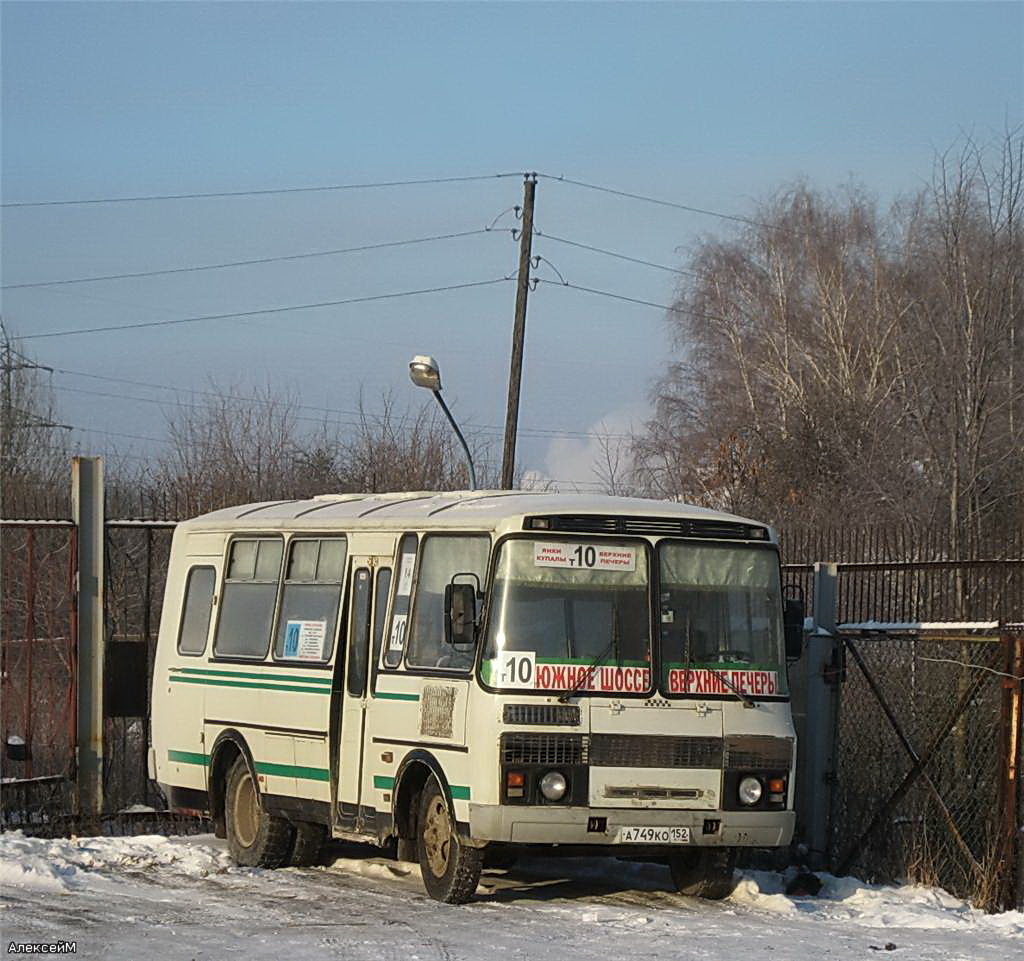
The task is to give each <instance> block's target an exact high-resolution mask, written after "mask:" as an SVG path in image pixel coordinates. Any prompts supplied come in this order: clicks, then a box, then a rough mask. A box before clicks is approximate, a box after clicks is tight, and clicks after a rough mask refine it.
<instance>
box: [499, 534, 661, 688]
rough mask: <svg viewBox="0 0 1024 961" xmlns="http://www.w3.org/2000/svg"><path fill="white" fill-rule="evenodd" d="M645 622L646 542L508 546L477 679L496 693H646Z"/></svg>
mask: <svg viewBox="0 0 1024 961" xmlns="http://www.w3.org/2000/svg"><path fill="white" fill-rule="evenodd" d="M650 620H651V616H650V601H649V593H648V570H647V552H646V548H645V545H644V544H642V543H639V542H625V541H621V542H617V541H603V540H602V541H600V542H595V541H581V542H576V541H569V540H554V539H537V540H533V539H529V540H527V539H520V538H515V539H512V540H507V541H505V542H504V543H503V544H502V545H501V547H500V549H499V554H498V562H497V565H496V568H495V575H494V584H493V587H492V590H491V598H490V617H489V627H488V631H487V639H486V643H485V647H484V652H483V663H482V666H481V672H482V679H483V681H484V683H486V684H488V685H490V686H492V687H498V688H520V689H522V688H527V689H535V690H546V691H562V692H564V691H576V690H577V689H578V690H579V692H580V693H587V692H590V693H595V692H605V691H606V692H612V693H645V692H647V691H649V690H650V688H651V641H650V636H651V624H650Z"/></svg>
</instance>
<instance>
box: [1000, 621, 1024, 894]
mask: <svg viewBox="0 0 1024 961" xmlns="http://www.w3.org/2000/svg"><path fill="white" fill-rule="evenodd" d="M1003 643H1004V645H1005V647H1006V673H1007V674H1008V675H1010V676H1009V678H1007V679H1004V681H1003V690H1004V695H1003V728H1004V730H1003V743H1004V745H1005V756H1004V764H1005V769H1004V772H1003V778H1004V781H1003V788H1002V791H1001V793H1002V794H1003V807H1004V810H1003V818H1004V831H1005V838H1006V842H1005V843H1006V861H1005V863H1006V866H1007V879H1006V880H1007V891H1006V897H1005V902H1004V903H1003V904H1002V905H1001V906H1002V907H1004V908H1006V909H1007V910H1012V909H1014V908H1016V909H1017V910H1024V840H1022V832H1024V827H1022V825H1024V791H1022V790H1021V786H1020V779H1021V767H1022V762H1024V745H1022V744H1021V739H1022V737H1024V683H1022V682H1021V677H1024V632H1022V631H1020V630H1016V631H1007V632H1006V633H1005V634H1004V635H1003Z"/></svg>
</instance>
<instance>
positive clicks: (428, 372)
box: [409, 354, 476, 491]
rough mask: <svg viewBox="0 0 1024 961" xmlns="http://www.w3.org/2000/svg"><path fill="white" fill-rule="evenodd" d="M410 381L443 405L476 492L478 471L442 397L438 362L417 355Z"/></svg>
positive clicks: (464, 439) (470, 482)
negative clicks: (460, 445)
mask: <svg viewBox="0 0 1024 961" xmlns="http://www.w3.org/2000/svg"><path fill="white" fill-rule="evenodd" d="M409 379H410V380H411V381H412V382H413V383H414V384H415V385H416V386H417V387H425V388H426V389H427V390H429V391H431V393H433V395H434V397H435V398H436V400H437V402H438V403H439V404H440V405H441V410H443V411H444V416H445V417H447V418H448V423H449V424H451V425H452V430H454V431H455V436H456V437H458V438H459V443H461V444H462V449H463V450H464V451H465V452H466V462H467V463H468V464H469V489H470V490H471V491H475V490H476V470H475V468H474V467H473V455H472V454H470V452H469V445H468V444H467V443H466V438H465V437H463V436H462V431H461V430H459V425H458V424H456V423H455V418H454V417H452V412H451V411H450V410H449V409H448V405H447V404H446V403H445V402H444V398H443V397H442V396H441V368H440V367H438V366H437V361H436V360H434V358H433V357H430V356H428V355H426V354H417V355H416V356H415V357H413V359H412V360H411V361H409Z"/></svg>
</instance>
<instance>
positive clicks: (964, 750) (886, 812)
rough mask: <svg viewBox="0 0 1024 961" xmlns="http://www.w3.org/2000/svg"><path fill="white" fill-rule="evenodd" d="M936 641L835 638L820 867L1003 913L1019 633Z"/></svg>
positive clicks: (1012, 831) (1009, 867) (1013, 874)
mask: <svg viewBox="0 0 1024 961" xmlns="http://www.w3.org/2000/svg"><path fill="white" fill-rule="evenodd" d="M946 633H947V636H940V634H939V633H933V634H932V635H930V636H929V635H928V634H927V632H925V633H923V634H922V633H918V632H908V633H907V634H906V635H905V636H899V635H894V634H892V633H889V634H874V635H872V634H866V635H865V634H860V635H856V636H855V635H851V634H847V635H845V636H844V637H843V640H842V643H843V645H844V648H845V654H846V659H845V660H846V663H845V669H844V671H843V678H842V681H841V692H840V697H839V703H840V707H839V726H838V738H837V752H836V770H835V783H834V789H833V791H832V792H831V811H830V815H831V816H830V828H831V831H830V833H831V838H830V840H831V855H832V857H831V863H832V864H833V865H834V866H835V869H836V870H837V871H839V872H841V873H846V872H847V871H851V870H852V871H854V872H855V873H857V874H859V875H861V876H863V877H866V878H868V879H870V880H885V881H891V880H897V879H908V880H911V881H915V882H919V883H922V884H934V885H938V886H940V887H943V888H945V889H946V890H948V891H951V892H953V893H954V894H957V895H959V896H961V897H964V898H967V899H969V900H970V901H972V902H973V903H974V904H976V905H978V906H981V907H985V908H990V909H994V908H1002V907H1011V906H1015V905H1016V904H1017V903H1018V902H1019V900H1020V894H1021V890H1020V887H1019V885H1020V883H1021V880H1022V879H1021V878H1020V876H1019V873H1018V865H1017V864H1016V863H1015V859H1016V856H1017V853H1018V848H1019V840H1018V838H1017V833H1018V821H1019V817H1018V813H1019V812H1018V803H1019V798H1018V796H1017V785H1016V776H1017V771H1018V769H1019V763H1020V735H1021V726H1020V701H1021V684H1020V673H1021V666H1020V665H1021V662H1022V661H1024V657H1022V656H1021V653H1020V652H1021V650H1022V649H1024V648H1022V645H1024V637H1022V636H1020V635H1018V634H1016V633H1014V632H1003V633H1002V634H1001V636H971V635H964V634H960V635H959V636H948V634H949V633H951V632H946Z"/></svg>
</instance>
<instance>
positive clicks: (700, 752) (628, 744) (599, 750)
mask: <svg viewBox="0 0 1024 961" xmlns="http://www.w3.org/2000/svg"><path fill="white" fill-rule="evenodd" d="M590 763H591V764H593V765H596V766H599V767H682V768H720V767H721V766H722V739H721V738H719V737H664V736H661V735H629V734H595V735H593V737H592V738H591V742H590Z"/></svg>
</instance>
